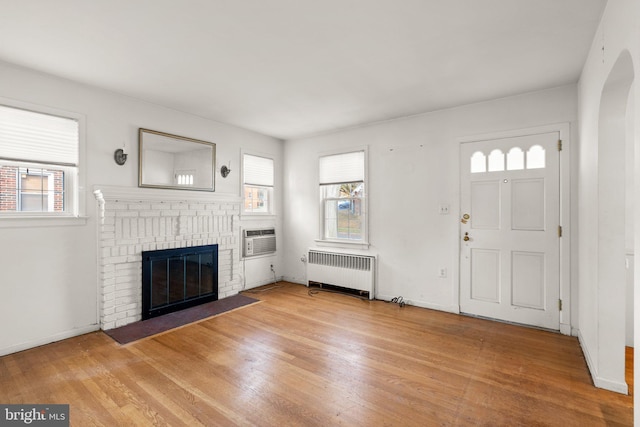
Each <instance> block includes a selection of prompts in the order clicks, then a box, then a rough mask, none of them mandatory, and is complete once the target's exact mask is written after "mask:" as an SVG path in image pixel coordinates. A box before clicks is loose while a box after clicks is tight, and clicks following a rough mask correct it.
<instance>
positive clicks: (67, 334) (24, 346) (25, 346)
mask: <svg viewBox="0 0 640 427" xmlns="http://www.w3.org/2000/svg"><path fill="white" fill-rule="evenodd" d="M99 330H100V325H98V324H95V325H88V326H83V327H81V328H76V329H71V330H68V331H64V332H60V333H59V334H55V335H52V336H50V337H46V338H40V339H37V340H33V341H27V342H23V343H20V344H16V345H12V346H9V347H5V348H3V349H0V356H6V355H7V354H12V353H17V352H19V351H24V350H29V349H31V348H34V347H40V346H41V345H46V344H51V343H52V342H56V341H62V340H66V339H67V338H73V337H77V336H78V335H84V334H88V333H89V332H95V331H99Z"/></svg>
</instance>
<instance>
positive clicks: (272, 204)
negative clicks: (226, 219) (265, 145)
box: [240, 151, 278, 219]
mask: <svg viewBox="0 0 640 427" xmlns="http://www.w3.org/2000/svg"><path fill="white" fill-rule="evenodd" d="M245 154H246V155H249V156H255V157H264V158H265V159H270V160H271V161H272V162H273V187H271V191H270V195H269V211H268V212H247V211H245V210H244V203H245V199H244V186H245V183H244V156H245ZM277 164H278V163H277V161H276V159H275V157H274V156H273V154H269V153H262V152H257V151H241V152H240V198H241V199H242V208H241V210H240V217H241V218H252V217H253V218H264V219H269V218H275V217H276V216H277V214H276V206H277V203H276V193H277V182H278V180H277V179H276V171H277V170H278V168H277ZM253 187H265V186H261V185H253ZM267 187H268V186H267Z"/></svg>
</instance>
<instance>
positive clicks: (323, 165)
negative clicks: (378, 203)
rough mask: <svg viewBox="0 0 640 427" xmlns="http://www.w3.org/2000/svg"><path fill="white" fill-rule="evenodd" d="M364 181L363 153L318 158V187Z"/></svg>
mask: <svg viewBox="0 0 640 427" xmlns="http://www.w3.org/2000/svg"><path fill="white" fill-rule="evenodd" d="M358 181H364V151H354V152H352V153H344V154H335V155H331V156H323V157H320V185H326V184H340V183H344V182H358Z"/></svg>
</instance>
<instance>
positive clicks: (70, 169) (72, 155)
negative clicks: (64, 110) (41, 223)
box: [0, 105, 79, 216]
mask: <svg viewBox="0 0 640 427" xmlns="http://www.w3.org/2000/svg"><path fill="white" fill-rule="evenodd" d="M78 150H79V123H78V120H77V119H75V118H68V117H60V116H56V115H52V114H45V113H41V112H36V111H30V110H26V109H21V108H14V107H10V106H6V105H0V216H7V215H11V214H13V215H24V214H25V213H26V214H29V215H55V216H71V215H77V197H76V196H75V192H76V187H77V185H76V182H77V174H78Z"/></svg>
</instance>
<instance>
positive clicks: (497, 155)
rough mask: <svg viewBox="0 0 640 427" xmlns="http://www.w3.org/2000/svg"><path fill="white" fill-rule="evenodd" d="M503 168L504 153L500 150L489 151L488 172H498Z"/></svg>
mask: <svg viewBox="0 0 640 427" xmlns="http://www.w3.org/2000/svg"><path fill="white" fill-rule="evenodd" d="M503 170H504V154H502V151H500V150H493V151H492V152H491V153H489V172H499V171H503Z"/></svg>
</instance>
